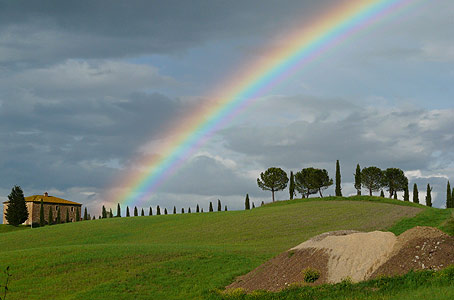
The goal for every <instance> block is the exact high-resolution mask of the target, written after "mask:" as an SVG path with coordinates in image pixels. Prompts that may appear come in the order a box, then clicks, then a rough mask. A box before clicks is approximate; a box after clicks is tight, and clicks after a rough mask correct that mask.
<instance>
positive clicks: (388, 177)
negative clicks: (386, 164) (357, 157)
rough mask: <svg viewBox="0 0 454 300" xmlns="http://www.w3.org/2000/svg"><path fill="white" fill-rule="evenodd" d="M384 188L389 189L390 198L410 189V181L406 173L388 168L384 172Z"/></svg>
mask: <svg viewBox="0 0 454 300" xmlns="http://www.w3.org/2000/svg"><path fill="white" fill-rule="evenodd" d="M383 175H384V178H383V187H387V188H388V192H389V198H392V197H393V195H395V193H397V192H401V191H405V189H406V188H408V179H407V177H406V176H405V174H404V171H402V170H401V169H398V168H388V169H386V170H385V171H384V172H383Z"/></svg>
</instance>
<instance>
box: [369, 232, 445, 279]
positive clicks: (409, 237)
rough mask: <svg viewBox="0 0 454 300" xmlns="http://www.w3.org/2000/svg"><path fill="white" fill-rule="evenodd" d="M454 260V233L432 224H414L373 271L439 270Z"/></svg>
mask: <svg viewBox="0 0 454 300" xmlns="http://www.w3.org/2000/svg"><path fill="white" fill-rule="evenodd" d="M452 264H454V237H451V236H448V235H447V234H445V233H444V232H442V231H440V230H438V229H436V228H432V227H415V228H412V229H410V230H408V231H406V232H404V233H402V234H401V235H400V236H399V237H398V242H397V243H396V247H395V248H394V249H393V253H392V255H391V257H390V258H389V259H388V260H387V261H386V262H385V263H384V264H383V265H381V266H380V267H379V268H378V269H377V270H376V271H375V272H374V273H373V274H372V275H371V278H375V277H378V276H381V275H388V276H392V275H402V274H405V273H407V272H409V271H410V270H426V269H430V270H439V269H442V268H445V267H447V266H449V265H452Z"/></svg>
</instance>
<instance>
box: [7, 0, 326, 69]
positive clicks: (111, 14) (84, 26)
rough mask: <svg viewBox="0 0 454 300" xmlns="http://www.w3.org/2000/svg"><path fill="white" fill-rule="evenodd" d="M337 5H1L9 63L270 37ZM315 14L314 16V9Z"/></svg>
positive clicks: (120, 54) (174, 49)
mask: <svg viewBox="0 0 454 300" xmlns="http://www.w3.org/2000/svg"><path fill="white" fill-rule="evenodd" d="M330 3H332V2H331V1H318V2H317V4H316V5H314V3H313V2H309V1H308V2H302V1H287V2H286V5H282V4H281V3H279V4H278V3H277V2H275V1H256V0H254V1H240V2H232V1H140V0H139V1H127V2H122V1H115V2H112V1H77V2H66V1H65V2H62V1H33V2H29V1H1V2H0V20H1V21H0V24H1V28H3V29H2V30H1V31H0V53H1V54H2V55H1V57H3V63H14V62H22V63H26V64H28V63H37V62H42V63H45V62H46V61H55V60H59V59H60V60H61V59H67V58H99V57H103V58H106V57H124V56H132V55H140V54H152V53H175V52H180V51H184V50H186V49H188V48H190V47H194V46H197V45H200V44H203V43H204V42H207V41H210V40H221V39H226V38H232V37H235V38H236V37H238V36H247V35H257V34H259V33H260V34H265V33H266V32H268V34H269V33H270V32H271V31H274V30H275V29H276V28H278V27H282V26H286V25H289V22H290V20H294V19H295V17H299V18H302V17H304V16H308V15H309V12H311V10H309V9H307V8H309V7H310V8H319V7H321V6H324V5H328V4H330ZM312 13H313V10H312Z"/></svg>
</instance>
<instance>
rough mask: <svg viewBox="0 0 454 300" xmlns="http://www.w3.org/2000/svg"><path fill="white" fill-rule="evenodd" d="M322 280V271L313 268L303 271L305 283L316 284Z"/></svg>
mask: <svg viewBox="0 0 454 300" xmlns="http://www.w3.org/2000/svg"><path fill="white" fill-rule="evenodd" d="M319 278H320V271H319V270H316V269H312V268H305V269H304V270H303V279H304V282H315V281H317V279H319Z"/></svg>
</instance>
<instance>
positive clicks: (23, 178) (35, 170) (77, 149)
mask: <svg viewBox="0 0 454 300" xmlns="http://www.w3.org/2000/svg"><path fill="white" fill-rule="evenodd" d="M180 112H181V106H180V104H179V102H178V101H177V100H173V99H169V98H168V97H166V96H164V95H161V94H156V93H155V94H143V93H135V94H132V95H130V97H129V98H127V99H123V100H121V101H120V100H112V99H108V100H102V99H97V100H61V101H55V100H54V101H49V102H45V101H40V102H35V101H33V100H29V101H27V100H23V99H22V100H19V99H17V100H16V101H7V102H4V103H3V104H2V106H1V107H0V140H1V141H2V143H1V144H0V172H1V174H0V177H1V178H3V179H2V183H1V184H2V186H3V187H8V186H11V185H12V184H24V183H25V184H27V185H30V186H48V185H49V184H50V183H52V186H54V187H58V188H68V187H72V186H102V185H105V184H106V183H107V182H109V181H110V180H111V179H112V177H111V176H112V175H113V174H112V173H113V172H115V169H114V168H116V167H119V165H122V164H124V163H126V162H127V160H128V159H129V158H130V157H131V156H132V155H133V154H134V152H135V151H136V150H137V148H138V147H139V146H140V145H142V144H143V143H145V142H146V141H148V139H149V138H150V137H152V136H153V135H154V134H156V133H157V132H158V131H159V129H160V128H161V127H162V126H165V124H166V121H167V120H169V119H171V118H172V117H174V116H176V115H178V114H179V113H180Z"/></svg>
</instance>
